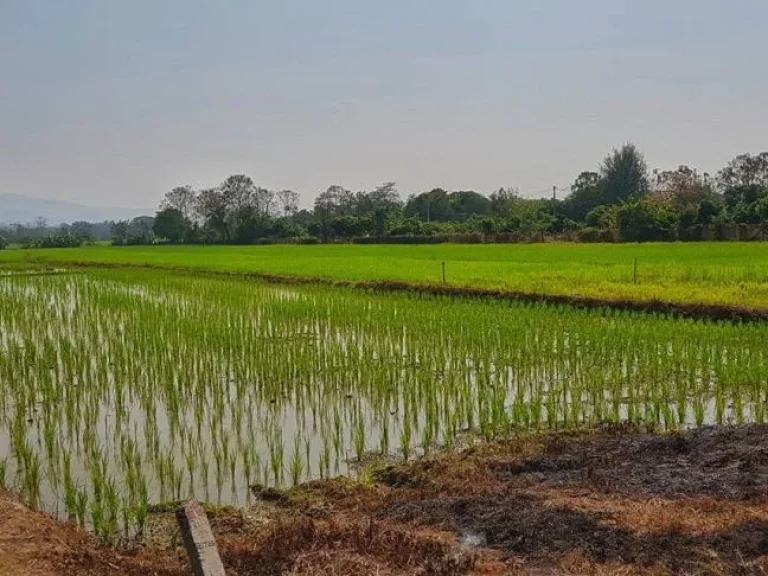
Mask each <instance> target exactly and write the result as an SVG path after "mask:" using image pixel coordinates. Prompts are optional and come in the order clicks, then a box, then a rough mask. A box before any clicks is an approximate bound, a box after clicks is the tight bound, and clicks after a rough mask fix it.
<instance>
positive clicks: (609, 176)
mask: <svg viewBox="0 0 768 576" xmlns="http://www.w3.org/2000/svg"><path fill="white" fill-rule="evenodd" d="M600 177H601V187H602V193H601V195H602V204H620V203H621V202H623V201H624V200H628V199H630V198H636V199H637V198H641V197H643V196H645V195H646V194H647V193H648V192H649V190H650V182H649V179H648V165H647V164H646V163H645V158H644V157H643V155H642V153H640V151H639V150H638V149H637V147H636V146H635V145H634V144H624V146H622V147H621V148H619V149H617V150H614V151H613V152H612V153H611V154H609V155H608V156H606V158H605V160H603V163H602V165H601V166H600Z"/></svg>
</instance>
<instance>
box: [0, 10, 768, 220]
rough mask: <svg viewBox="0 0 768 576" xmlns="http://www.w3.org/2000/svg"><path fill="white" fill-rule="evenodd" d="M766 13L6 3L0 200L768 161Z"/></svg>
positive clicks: (145, 199)
mask: <svg viewBox="0 0 768 576" xmlns="http://www.w3.org/2000/svg"><path fill="white" fill-rule="evenodd" d="M766 55H768V1H766V0H730V1H727V0H664V1H661V0H642V1H641V0H632V1H622V0H567V1H566V0H560V1H555V0H551V1H547V0H514V1H513V0H497V1H496V0H488V1H480V0H476V1H474V2H470V1H469V0H466V1H464V2H459V1H455V0H440V1H437V0H434V1H430V2H427V1H418V0H411V1H392V0H390V1H388V2H376V3H373V2H367V1H364V0H350V1H333V0H325V1H323V2H319V1H302V2H299V1H290V0H273V1H271V2H258V1H252V0H238V1H235V0H229V1H224V0H221V1H218V2H213V1H211V2H196V1H194V0H165V1H164V0H153V1H143V0H131V1H128V0H125V1H121V2H118V1H117V0H114V1H110V0H92V1H83V0H67V1H63V0H50V1H47V2H43V1H37V0H0V193H2V192H15V193H19V194H24V195H29V196H40V197H50V198H58V199H66V200H73V201H78V202H83V203H89V204H101V205H116V206H132V207H133V206H135V207H142V208H144V207H154V206H155V205H156V204H157V202H158V200H159V199H160V197H161V196H162V194H163V193H164V192H165V191H166V190H167V189H169V188H171V187H172V186H174V185H178V184H184V183H190V184H192V185H194V186H195V187H203V186H211V185H214V184H217V183H218V182H220V181H221V180H223V178H224V177H225V176H227V175H228V174H231V173H246V174H249V175H251V176H252V177H253V178H254V180H255V181H256V182H257V184H260V185H263V186H266V187H269V188H292V189H295V190H297V191H299V192H300V193H301V194H302V198H303V200H304V202H305V203H308V202H309V201H310V199H311V198H312V197H313V196H314V195H315V194H316V193H317V191H319V190H321V189H325V188H326V187H327V186H328V185H330V184H332V183H339V184H342V185H344V186H346V187H348V188H351V189H354V190H358V189H362V188H368V187H372V186H374V185H376V184H378V183H380V182H382V181H385V180H396V181H397V182H398V184H399V185H400V190H401V192H403V194H404V195H405V194H407V193H409V192H412V191H421V190H425V189H430V188H432V187H435V186H442V187H444V188H448V189H475V190H478V191H482V192H489V191H491V190H493V189H495V188H498V187H499V186H502V185H503V186H517V187H519V188H520V190H521V191H522V192H524V193H528V194H531V193H536V192H543V191H544V190H546V189H551V186H552V185H558V186H567V185H568V184H570V183H571V182H572V181H573V179H574V177H575V176H576V175H577V174H578V172H580V171H581V170H585V169H594V168H596V167H597V164H598V163H599V161H600V159H601V158H602V157H603V156H604V155H605V153H606V152H608V151H609V150H610V149H611V148H612V147H614V146H618V145H620V144H621V143H623V142H625V141H628V140H631V141H634V142H636V143H637V144H638V146H639V147H640V148H641V149H642V150H643V151H644V152H645V154H646V157H647V159H648V161H649V164H650V165H651V166H652V167H665V168H666V167H674V166H677V165H678V164H680V163H688V164H690V165H692V166H697V167H699V168H700V169H702V170H711V171H715V170H717V169H718V168H720V167H721V166H722V165H724V164H725V162H727V160H728V159H729V158H731V157H732V156H734V155H736V154H738V153H741V152H747V151H749V152H759V151H762V150H766V149H768V58H767V57H766Z"/></svg>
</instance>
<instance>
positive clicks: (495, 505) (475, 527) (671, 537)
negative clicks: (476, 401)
mask: <svg viewBox="0 0 768 576" xmlns="http://www.w3.org/2000/svg"><path fill="white" fill-rule="evenodd" d="M537 442H538V443H537V444H536V446H535V448H533V449H532V450H531V449H528V450H525V449H523V450H520V449H519V448H517V447H515V441H514V440H509V441H505V442H504V443H503V448H502V449H501V450H499V449H498V448H497V449H494V450H492V451H490V452H485V451H484V449H483V448H482V447H481V448H479V449H477V450H476V451H473V450H470V451H468V453H467V454H465V455H464V456H460V457H458V458H457V464H456V470H461V473H457V474H456V477H455V478H453V479H452V480H445V479H444V478H443V479H439V478H436V479H435V480H434V482H432V483H424V481H423V471H422V470H420V469H419V466H418V464H416V465H412V466H410V467H404V468H403V469H402V470H400V471H398V472H397V473H395V472H394V471H393V470H388V471H387V474H386V475H384V476H383V477H382V480H384V481H388V482H387V484H389V485H394V486H395V487H397V488H396V489H395V490H393V492H392V493H391V494H390V497H389V499H388V500H387V501H386V502H384V503H383V505H382V506H380V507H379V508H378V510H377V511H376V516H377V518H379V519H381V520H384V519H386V520H387V521H390V522H391V521H394V522H396V523H398V524H405V525H410V526H423V525H429V526H434V527H439V528H440V529H443V530H449V531H452V532H454V533H456V534H457V538H458V540H459V541H460V542H472V543H475V544H474V545H475V546H478V547H487V548H490V549H493V550H496V551H499V552H501V553H503V554H504V555H506V556H507V557H509V558H514V559H517V560H520V559H524V560H525V565H526V566H529V567H530V566H538V567H542V566H545V567H546V566H549V567H550V568H551V569H552V570H555V571H554V572H553V573H557V570H556V567H557V566H558V565H559V563H561V562H562V561H563V559H564V558H569V557H573V556H574V555H578V556H579V557H583V558H586V559H587V560H588V563H589V564H591V565H592V566H593V567H594V566H609V567H610V566H613V567H615V566H617V565H621V566H625V567H627V570H628V572H627V573H673V574H677V573H686V574H708V573H724V574H731V573H743V574H765V573H768V426H762V425H749V426H741V427H731V428H724V427H707V428H701V429H697V430H693V431H689V432H686V433H681V434H661V435H660V434H654V433H652V432H648V431H640V430H639V429H635V428H633V427H626V428H623V429H622V428H615V429H610V430H608V431H605V430H603V431H602V432H600V431H598V432H597V433H589V434H581V433H560V434H557V433H555V434H548V435H545V436H544V437H543V438H542V439H539V440H538V441H537ZM504 448H507V450H506V451H505V449H504ZM467 462H470V463H471V467H474V472H471V473H469V475H467V470H468V467H467ZM441 469H442V470H443V472H445V471H446V469H444V468H441ZM409 470H412V471H413V472H412V473H411V474H410V475H409V473H408V471H409ZM448 475H450V471H448ZM574 494H575V495H577V496H574ZM581 497H584V498H585V499H586V502H587V504H586V505H580V504H582V502H581V501H580V500H579V498H581ZM571 501H573V502H574V504H575V505H573V506H570V505H569V504H568V503H569V502H571ZM659 501H663V502H667V503H674V502H680V505H679V506H676V507H674V510H673V509H672V507H670V511H669V514H681V511H685V510H686V509H687V508H686V507H690V508H692V509H698V512H697V514H699V515H698V516H695V518H697V519H694V517H693V516H691V517H689V518H688V520H689V522H688V524H687V528H684V527H683V525H682V524H681V525H679V526H678V525H676V524H675V522H674V521H670V519H669V518H664V517H659V518H658V523H657V526H655V527H654V526H652V528H653V529H648V525H644V526H642V527H640V526H638V527H636V528H633V527H632V525H631V521H627V519H626V518H622V517H621V516H622V506H623V507H626V510H627V512H628V515H630V514H629V513H630V512H631V513H633V514H635V517H636V516H637V514H638V510H639V511H640V515H642V514H643V507H644V503H653V502H657V503H658V502H659ZM606 502H608V503H610V504H611V506H603V504H605V503H606ZM713 503H714V504H713ZM720 505H723V506H724V507H726V508H728V510H729V512H728V513H727V514H731V515H732V516H730V517H729V516H728V515H727V514H723V515H718V514H720V512H717V511H716V510H715V509H717V508H719V507H720ZM726 505H727V506H726ZM651 509H654V510H656V511H657V513H658V511H659V509H660V510H662V512H661V515H662V516H664V512H663V510H664V509H665V507H664V506H662V507H660V508H659V506H658V504H657V505H656V507H655V508H654V507H653V506H649V507H648V510H651ZM755 509H757V510H759V513H758V514H755V513H754V510H755ZM701 510H704V512H701ZM650 513H652V512H650ZM682 513H684V512H682ZM673 520H674V519H673ZM697 522H700V523H701V525H700V526H697V525H696V523H697ZM653 524H654V522H653V521H652V522H651V525H653ZM691 526H693V528H691Z"/></svg>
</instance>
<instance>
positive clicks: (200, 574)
mask: <svg viewBox="0 0 768 576" xmlns="http://www.w3.org/2000/svg"><path fill="white" fill-rule="evenodd" d="M176 521H177V522H178V523H179V529H181V536H182V537H183V539H184V546H185V548H186V549H187V554H188V555H189V561H190V563H191V564H192V571H193V572H194V574H195V576H226V574H225V572H224V565H223V564H222V563H221V557H220V556H219V548H218V547H217V546H216V540H215V539H214V537H213V532H212V531H211V525H210V524H209V522H208V516H206V515H205V510H203V507H202V506H200V504H199V503H198V502H197V501H196V500H187V501H186V502H184V503H183V504H182V505H181V507H180V508H179V509H178V510H177V511H176Z"/></svg>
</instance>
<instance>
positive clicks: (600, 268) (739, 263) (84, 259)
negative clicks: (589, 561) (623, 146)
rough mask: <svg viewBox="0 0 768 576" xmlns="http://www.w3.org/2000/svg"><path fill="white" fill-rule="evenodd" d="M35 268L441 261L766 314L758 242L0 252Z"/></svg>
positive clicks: (765, 265) (455, 279)
mask: <svg viewBox="0 0 768 576" xmlns="http://www.w3.org/2000/svg"><path fill="white" fill-rule="evenodd" d="M635 259H637V263H638V268H637V270H638V274H637V283H635V282H634V272H633V268H634V262H635ZM35 262H38V263H41V262H42V263H47V264H56V265H67V264H72V263H80V264H83V263H93V264H99V263H102V264H110V265H115V264H125V265H149V266H157V267H174V268H184V269H202V270H217V271H231V272H256V273H263V274H279V275H292V276H302V277H319V278H324V279H331V280H350V281H386V280H396V281H404V282H411V283H414V284H439V283H441V281H442V279H441V262H445V263H446V279H447V283H448V284H449V285H452V286H471V287H478V288H494V289H503V290H509V291H521V292H526V293H532V294H555V295H568V296H587V297H594V298H601V299H607V300H635V301H650V300H661V301H665V302H673V303H694V304H722V305H731V306H738V307H742V308H756V309H760V310H768V245H767V244H765V243H691V244H644V245H637V244H624V245H604V244H531V245H520V244H517V245H451V244H444V245H421V246H391V245H374V246H361V245H330V246H293V245H280V246H243V247H241V246H143V247H119V248H118V247H108V246H92V247H85V248H80V249H51V250H26V251H24V250H6V251H4V252H0V265H2V264H3V263H5V264H6V265H11V264H14V263H15V264H16V265H22V264H29V263H35Z"/></svg>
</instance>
